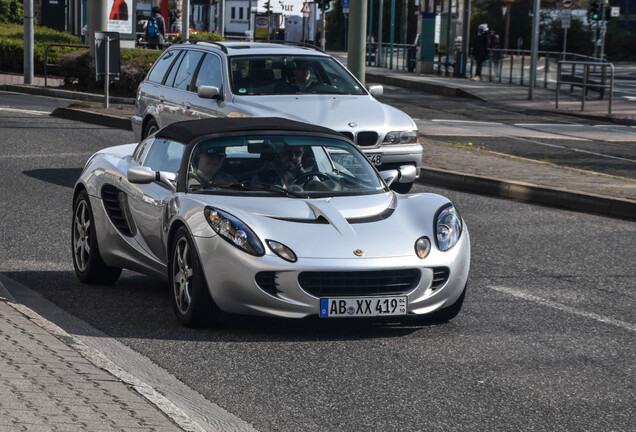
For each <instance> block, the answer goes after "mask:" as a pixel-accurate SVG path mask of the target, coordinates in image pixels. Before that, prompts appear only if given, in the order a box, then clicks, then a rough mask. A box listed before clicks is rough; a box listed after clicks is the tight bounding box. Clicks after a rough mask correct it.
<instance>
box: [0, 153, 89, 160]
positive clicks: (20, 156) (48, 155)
mask: <svg viewBox="0 0 636 432" xmlns="http://www.w3.org/2000/svg"><path fill="white" fill-rule="evenodd" d="M92 154H93V153H91V152H81V153H39V154H9V155H3V154H0V159H34V158H51V157H56V158H60V157H62V158H66V157H76V156H84V157H85V156H90V155H92Z"/></svg>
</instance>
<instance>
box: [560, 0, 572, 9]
mask: <svg viewBox="0 0 636 432" xmlns="http://www.w3.org/2000/svg"><path fill="white" fill-rule="evenodd" d="M561 6H563V9H571V8H572V6H574V0H561Z"/></svg>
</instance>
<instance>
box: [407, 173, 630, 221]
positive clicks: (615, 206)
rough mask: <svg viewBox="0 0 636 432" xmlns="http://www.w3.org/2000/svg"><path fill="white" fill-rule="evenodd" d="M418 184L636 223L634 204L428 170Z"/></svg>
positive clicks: (567, 191)
mask: <svg viewBox="0 0 636 432" xmlns="http://www.w3.org/2000/svg"><path fill="white" fill-rule="evenodd" d="M417 181H418V182H420V183H425V184H429V185H434V186H442V187H448V188H452V189H458V190H462V191H467V192H474V193H479V194H482V195H492V196H499V197H503V198H510V199H514V200H518V201H525V202H532V203H537V204H545V205H549V206H551V207H558V208H564V209H568V210H576V211H581V212H585V213H597V214H601V215H605V216H610V217H616V218H621V219H629V220H636V201H632V200H626V199H620V198H610V197H606V196H602V195H594V194H588V193H582V192H575V191H571V190H567V189H556V188H548V187H544V186H537V185H534V184H531V183H522V182H516V181H510V180H501V179H496V178H490V177H481V176H477V175H471V174H465V173H460V172H455V171H447V170H442V169H439V168H432V167H427V166H422V171H421V173H420V178H419V179H418V180H417Z"/></svg>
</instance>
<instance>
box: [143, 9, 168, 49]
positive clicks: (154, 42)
mask: <svg viewBox="0 0 636 432" xmlns="http://www.w3.org/2000/svg"><path fill="white" fill-rule="evenodd" d="M165 41H166V23H165V21H164V20H163V17H162V16H161V9H159V7H158V6H155V7H153V8H152V13H151V14H150V18H149V19H148V24H146V42H147V43H148V48H151V49H157V48H159V49H163V44H164V43H165Z"/></svg>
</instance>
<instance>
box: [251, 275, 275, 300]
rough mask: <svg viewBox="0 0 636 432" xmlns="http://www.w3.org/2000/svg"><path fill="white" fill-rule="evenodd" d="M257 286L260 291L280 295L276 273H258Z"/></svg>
mask: <svg viewBox="0 0 636 432" xmlns="http://www.w3.org/2000/svg"><path fill="white" fill-rule="evenodd" d="M255 280H256V284H257V285H258V287H259V288H260V289H262V290H263V291H265V292H266V293H267V294H270V295H273V296H275V295H277V294H278V283H277V282H276V272H259V273H256V277H255Z"/></svg>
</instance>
